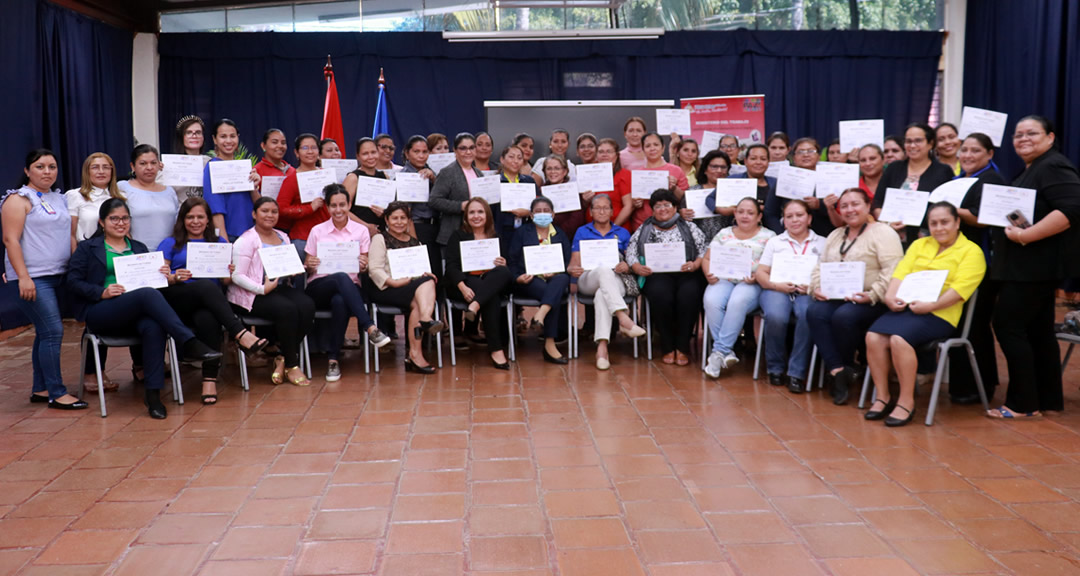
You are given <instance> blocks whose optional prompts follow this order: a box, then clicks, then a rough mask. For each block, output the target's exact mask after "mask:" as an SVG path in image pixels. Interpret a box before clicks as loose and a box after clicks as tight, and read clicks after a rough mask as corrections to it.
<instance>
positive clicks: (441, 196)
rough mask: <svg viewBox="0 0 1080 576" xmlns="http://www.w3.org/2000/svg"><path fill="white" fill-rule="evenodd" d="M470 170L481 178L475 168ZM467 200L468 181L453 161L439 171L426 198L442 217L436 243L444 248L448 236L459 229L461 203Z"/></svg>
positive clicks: (448, 238) (459, 165) (459, 166)
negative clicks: (429, 194)
mask: <svg viewBox="0 0 1080 576" xmlns="http://www.w3.org/2000/svg"><path fill="white" fill-rule="evenodd" d="M471 170H472V171H473V173H475V174H476V176H477V177H478V178H479V177H482V176H483V174H481V173H480V171H479V170H477V169H476V168H475V167H473V168H471ZM468 199H469V180H468V179H467V178H466V177H465V171H464V170H462V168H461V164H458V163H457V161H454V163H453V164H451V165H449V166H447V167H446V168H443V169H442V170H440V171H439V175H438V176H436V177H435V185H434V186H432V188H431V196H430V197H429V198H428V204H429V205H430V206H431V207H432V208H434V209H435V211H436V212H439V213H440V214H441V215H442V220H441V221H440V223H439V235H438V237H437V238H436V239H435V241H436V242H438V243H439V244H442V245H444V246H445V245H446V242H447V241H449V240H450V234H453V232H454V230H458V229H459V228H461V203H462V202H464V201H466V200H468Z"/></svg>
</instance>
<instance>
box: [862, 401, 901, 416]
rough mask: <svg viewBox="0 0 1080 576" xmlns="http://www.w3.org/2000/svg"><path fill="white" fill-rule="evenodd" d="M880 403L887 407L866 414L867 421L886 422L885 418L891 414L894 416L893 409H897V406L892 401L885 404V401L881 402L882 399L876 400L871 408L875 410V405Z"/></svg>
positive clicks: (868, 411)
mask: <svg viewBox="0 0 1080 576" xmlns="http://www.w3.org/2000/svg"><path fill="white" fill-rule="evenodd" d="M878 402H883V403H884V404H885V407H884V408H882V409H881V410H867V411H866V414H863V418H864V419H866V420H884V419H885V416H887V415H889V414H892V411H893V409H894V408H896V404H894V403H893V401H892V400H889V401H888V402H885V401H883V400H880V399H879V400H874V402H873V404H871V405H870V407H871V408H873V407H874V404H877V403H878ZM901 408H903V407H902V406H901Z"/></svg>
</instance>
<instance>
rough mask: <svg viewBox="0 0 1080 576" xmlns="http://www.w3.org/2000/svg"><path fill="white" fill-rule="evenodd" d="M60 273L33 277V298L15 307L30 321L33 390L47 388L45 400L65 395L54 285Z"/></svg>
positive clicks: (60, 324) (60, 327) (60, 323)
mask: <svg viewBox="0 0 1080 576" xmlns="http://www.w3.org/2000/svg"><path fill="white" fill-rule="evenodd" d="M60 279H61V276H60V275H58V274H57V275H53V276H41V277H39V278H34V279H33V280H34V288H35V290H36V291H37V298H36V299H35V300H34V301H33V302H28V301H26V300H23V299H22V298H19V299H18V304H19V309H20V310H22V312H23V314H26V317H27V318H29V319H30V322H33V324H34V331H35V332H36V333H37V334H36V336H34V348H33V353H32V354H31V362H32V363H33V366H34V388H33V391H34V392H44V391H46V390H48V391H49V399H50V400H55V399H56V398H59V397H61V396H63V395H64V394H67V388H65V387H64V379H63V377H62V376H61V375H60V345H61V344H62V343H63V340H64V323H63V321H61V319H60V304H59V303H58V302H57V301H56V287H57V286H59V285H60Z"/></svg>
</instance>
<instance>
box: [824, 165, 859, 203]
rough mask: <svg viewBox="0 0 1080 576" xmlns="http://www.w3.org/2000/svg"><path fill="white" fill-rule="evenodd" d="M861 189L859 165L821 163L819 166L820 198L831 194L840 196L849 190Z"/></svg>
mask: <svg viewBox="0 0 1080 576" xmlns="http://www.w3.org/2000/svg"><path fill="white" fill-rule="evenodd" d="M858 187H859V165H858V164H841V163H840V162H819V163H818V165H817V187H816V189H815V190H816V192H815V194H817V197H818V198H825V197H826V196H829V195H830V194H832V195H835V196H837V197H839V196H840V194H842V193H843V192H844V190H847V189H848V188H858Z"/></svg>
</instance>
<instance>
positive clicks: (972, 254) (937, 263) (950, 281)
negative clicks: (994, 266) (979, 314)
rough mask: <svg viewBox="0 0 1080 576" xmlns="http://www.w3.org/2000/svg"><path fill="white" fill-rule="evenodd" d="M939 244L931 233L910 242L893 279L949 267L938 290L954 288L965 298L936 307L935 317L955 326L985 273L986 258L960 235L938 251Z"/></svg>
mask: <svg viewBox="0 0 1080 576" xmlns="http://www.w3.org/2000/svg"><path fill="white" fill-rule="evenodd" d="M940 247H941V245H940V244H938V242H937V240H934V238H933V237H932V236H927V237H926V238H919V239H918V240H916V241H914V242H912V243H911V247H909V248H908V251H907V254H905V255H904V259H903V260H901V261H900V263H899V264H897V265H896V270H894V271H893V276H892V277H893V278H896V279H897V280H903V279H904V277H905V276H907V275H908V274H911V273H913V272H921V271H923V270H948V271H949V276H948V278H946V279H945V286H944V287H942V289H941V293H942V294H944V293H945V292H948V291H949V289H950V288H951V289H953V290H956V293H957V294H959V295H960V297H961V298H963V299H964V300H963V301H961V302H957V303H956V304H953V305H952V306H949V307H948V308H944V309H941V310H935V311H934V312H933V315H934V316H937V317H938V318H941V319H942V320H944V321H946V322H948V323H949V324H952V325H953V326H957V325H958V324H960V315H961V314H963V312H964V302H966V301H967V299H968V298H971V295H972V294H973V293H974V292H975V289H976V288H978V287H979V283H981V282H982V279H983V275H985V274H986V258H985V256H983V251H982V249H981V248H979V246H978V245H977V244H975V243H974V242H972V241H971V240H968V239H967V238H966V237H965V236H964V235H963V234H960V235H959V236H957V238H956V242H955V243H953V245H952V246H949V247H948V248H946V249H945V250H944V251H943V252H942V253H941V254H938V249H939V248H940Z"/></svg>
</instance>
